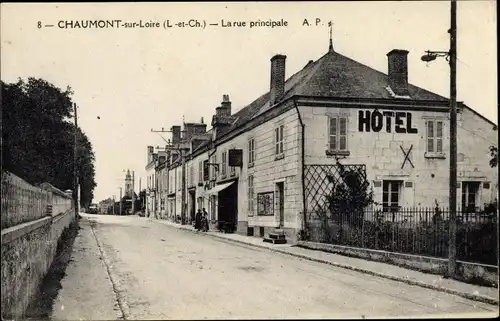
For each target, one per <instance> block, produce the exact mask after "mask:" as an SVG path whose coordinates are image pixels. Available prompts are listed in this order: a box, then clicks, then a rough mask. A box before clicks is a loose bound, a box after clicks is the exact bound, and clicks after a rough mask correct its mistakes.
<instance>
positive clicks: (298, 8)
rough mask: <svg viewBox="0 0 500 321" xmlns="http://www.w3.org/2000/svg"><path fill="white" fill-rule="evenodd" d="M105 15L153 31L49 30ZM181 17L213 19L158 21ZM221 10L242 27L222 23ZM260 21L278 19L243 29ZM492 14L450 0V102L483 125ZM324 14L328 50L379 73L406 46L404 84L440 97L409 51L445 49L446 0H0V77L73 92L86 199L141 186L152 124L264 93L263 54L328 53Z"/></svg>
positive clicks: (429, 69)
mask: <svg viewBox="0 0 500 321" xmlns="http://www.w3.org/2000/svg"><path fill="white" fill-rule="evenodd" d="M317 18H318V19H320V21H321V22H320V24H318V25H315V21H316V19H317ZM113 19H119V20H122V22H132V21H135V22H139V20H142V21H143V23H144V22H150V21H154V22H156V21H158V22H160V25H161V28H142V29H139V28H127V29H126V28H107V29H95V28H92V29H83V28H80V29H77V28H73V29H71V28H68V29H64V28H59V27H58V24H59V21H70V20H73V21H75V20H78V21H81V20H113ZM190 19H196V20H198V21H200V22H203V21H204V22H205V23H206V24H207V25H208V24H209V23H219V26H217V27H215V26H214V27H211V26H207V27H206V28H190V27H184V28H181V27H172V28H164V27H163V26H164V23H166V20H168V21H169V23H170V25H174V23H176V22H179V21H186V22H187V21H189V20H190ZM222 19H224V21H225V24H226V25H227V22H228V21H246V22H247V26H246V27H233V28H230V27H221V26H220V24H221V20H222ZM269 19H271V20H273V21H281V19H283V20H285V21H287V23H288V24H287V26H284V27H275V28H270V27H265V26H264V27H254V28H249V27H248V24H249V22H250V21H257V20H261V21H267V20H269ZM304 19H307V20H308V22H309V24H310V26H307V25H304V24H303V22H304ZM496 19H497V17H496V2H495V1H476V0H465V1H458V8H457V23H458V28H457V34H458V36H457V41H458V43H457V57H458V62H457V99H458V100H459V101H463V102H464V103H465V104H467V105H468V106H470V107H471V108H473V109H474V110H476V111H477V112H478V113H480V114H482V115H484V116H485V117H487V118H488V119H490V120H492V121H493V122H494V123H497V117H498V114H497V112H498V108H497V106H498V101H497V86H498V85H497V50H496V49H497V44H496V41H497V36H496V25H497V22H496ZM328 21H332V22H333V27H332V38H333V45H334V48H335V50H336V51H337V52H339V53H341V54H343V55H345V56H347V57H350V58H351V59H354V60H356V61H359V62H361V63H363V64H365V65H368V66H370V67H372V68H374V69H377V70H379V71H382V72H384V73H387V56H386V54H387V53H388V52H389V51H390V50H392V49H406V50H409V55H408V78H409V82H410V83H412V84H414V85H416V86H419V87H421V88H424V89H427V90H430V91H432V92H435V93H437V94H440V95H443V96H445V97H449V65H448V64H447V62H446V61H445V60H444V59H438V60H436V61H434V62H431V63H424V62H422V61H421V60H420V57H421V56H422V55H423V54H424V53H425V51H426V50H434V51H448V50H449V34H448V29H449V25H450V3H449V1H409V2H401V1H398V2H391V1H383V2H378V1H370V2H356V1H349V2H309V1H308V2H307V3H306V2H288V3H287V2H271V3H263V2H238V3H229V2H228V3H224V2H209V3H94V4H92V3H85V4H83V3H82V4H80V3H67V4H63V3H60V4H58V3H40V4H27V3H24V4H23V3H20V4H17V3H8V4H6V3H2V4H1V29H0V30H1V31H0V32H1V58H2V59H1V79H2V80H3V81H5V82H14V81H16V80H17V79H18V78H23V79H26V78H28V77H36V78H43V79H45V80H47V81H49V82H50V83H52V84H54V85H55V86H58V87H59V88H62V89H65V88H66V86H70V87H71V88H72V89H73V91H74V95H73V97H72V98H73V101H74V102H75V103H76V104H77V105H78V125H79V126H80V127H81V128H82V130H83V131H84V132H85V133H86V134H87V136H88V137H89V139H90V141H91V142H92V144H93V148H94V153H95V157H96V161H95V167H96V182H97V187H96V189H95V191H94V195H95V199H94V201H100V200H103V199H105V198H107V197H112V196H113V195H116V197H117V198H118V196H119V187H123V186H124V178H125V172H126V170H127V169H130V170H131V171H135V178H136V183H135V188H136V190H137V191H138V189H139V180H140V178H142V187H144V184H145V177H146V171H145V166H146V158H147V146H148V145H151V146H162V145H164V144H165V143H164V140H163V139H162V137H161V136H160V135H159V134H157V133H153V132H151V129H155V130H158V129H161V128H162V127H163V128H165V129H169V128H170V127H171V126H172V125H178V124H182V121H183V119H184V120H185V121H186V122H198V121H200V120H201V117H203V118H204V120H205V122H206V123H208V128H210V121H211V119H212V115H213V114H214V112H215V108H216V107H217V106H219V105H220V102H221V100H222V95H223V94H228V95H229V96H230V99H231V101H232V106H233V110H232V111H233V112H235V111H237V110H239V109H241V108H242V107H244V106H246V105H247V104H249V103H251V102H252V101H253V100H254V99H256V98H257V97H259V96H260V95H261V94H263V93H265V92H267V91H268V90H269V82H270V58H271V57H272V56H273V55H275V54H285V55H287V60H286V64H287V65H286V75H287V77H289V76H291V75H292V74H294V73H295V72H297V71H299V70H300V69H302V68H303V67H304V66H305V65H306V63H307V62H308V61H309V60H317V59H318V58H320V57H321V56H322V55H324V54H325V53H326V52H327V50H328V41H329V33H330V31H329V28H328ZM38 22H40V23H41V25H42V28H38ZM45 25H54V27H45ZM98 117H99V118H100V119H98ZM163 137H164V138H166V139H168V138H170V134H169V133H167V134H163Z"/></svg>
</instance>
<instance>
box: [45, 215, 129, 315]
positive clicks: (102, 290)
mask: <svg viewBox="0 0 500 321" xmlns="http://www.w3.org/2000/svg"><path fill="white" fill-rule="evenodd" d="M80 227H81V229H80V231H79V235H78V236H77V237H76V240H75V244H74V247H73V251H72V253H71V260H70V263H69V265H68V266H67V267H66V271H65V276H64V278H63V279H62V281H61V289H60V290H59V293H58V295H57V298H56V299H55V301H54V304H53V311H52V314H51V316H50V319H51V320H119V319H122V318H123V316H122V313H121V312H120V307H119V306H118V303H117V301H116V295H115V292H114V290H113V284H112V281H111V279H110V277H109V274H108V272H107V270H106V265H105V263H104V261H103V257H102V253H101V251H100V249H99V244H98V243H97V241H96V238H95V236H94V234H93V232H92V229H91V228H90V222H89V221H88V220H80ZM77 280H80V282H75V281H77Z"/></svg>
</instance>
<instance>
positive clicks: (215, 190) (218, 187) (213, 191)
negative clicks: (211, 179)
mask: <svg viewBox="0 0 500 321" xmlns="http://www.w3.org/2000/svg"><path fill="white" fill-rule="evenodd" d="M233 183H234V181H232V182H229V183H224V184H220V185H216V186H215V187H214V188H212V189H209V190H206V191H205V193H203V194H202V196H206V195H212V194H217V193H219V192H220V191H222V190H224V189H226V188H228V187H229V186H231V185H232V184H233Z"/></svg>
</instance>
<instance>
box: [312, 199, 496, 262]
mask: <svg viewBox="0 0 500 321" xmlns="http://www.w3.org/2000/svg"><path fill="white" fill-rule="evenodd" d="M497 213H498V212H497V208H495V209H493V210H492V209H488V210H480V209H475V210H473V211H471V210H470V209H469V210H466V211H462V210H459V211H457V242H456V248H457V259H458V260H462V261H467V262H477V263H483V264H491V265H497V262H498V261H497V249H498V240H497V232H498V214H497ZM448 228H449V211H448V210H447V209H445V208H399V207H398V208H395V209H390V208H389V209H387V208H378V207H375V206H373V207H369V208H366V209H365V210H362V211H359V212H358V213H353V212H346V213H343V214H335V213H334V214H332V213H329V212H328V211H325V210H316V211H314V212H310V213H309V215H308V235H309V240H311V241H315V242H323V243H331V244H339V245H346V246H353V247H360V248H367V249H375V250H385V251H391V252H399V253H407V254H417V255H425V256H433V257H442V258H446V257H447V256H448Z"/></svg>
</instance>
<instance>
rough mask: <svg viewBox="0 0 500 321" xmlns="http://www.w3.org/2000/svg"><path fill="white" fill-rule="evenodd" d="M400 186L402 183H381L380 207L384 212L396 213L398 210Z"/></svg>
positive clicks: (390, 181)
mask: <svg viewBox="0 0 500 321" xmlns="http://www.w3.org/2000/svg"><path fill="white" fill-rule="evenodd" d="M402 185H403V182H402V181H393V180H387V181H386V180H384V181H383V186H382V187H383V191H382V207H383V211H384V212H396V211H398V210H399V204H400V201H401V186H402Z"/></svg>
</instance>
